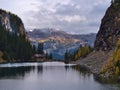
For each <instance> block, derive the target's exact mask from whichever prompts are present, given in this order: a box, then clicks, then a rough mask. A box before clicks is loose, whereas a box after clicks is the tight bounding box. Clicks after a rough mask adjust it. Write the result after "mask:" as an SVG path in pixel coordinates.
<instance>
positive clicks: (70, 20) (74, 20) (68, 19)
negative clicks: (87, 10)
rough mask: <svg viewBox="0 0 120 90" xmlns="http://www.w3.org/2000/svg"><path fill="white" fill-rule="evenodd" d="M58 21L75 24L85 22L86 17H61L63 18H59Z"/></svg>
mask: <svg viewBox="0 0 120 90" xmlns="http://www.w3.org/2000/svg"><path fill="white" fill-rule="evenodd" d="M60 20H61V21H66V22H69V23H75V22H80V21H85V20H86V17H84V16H83V17H82V16H80V15H73V16H63V17H60Z"/></svg>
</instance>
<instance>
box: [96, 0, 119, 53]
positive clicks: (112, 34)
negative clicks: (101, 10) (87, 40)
mask: <svg viewBox="0 0 120 90" xmlns="http://www.w3.org/2000/svg"><path fill="white" fill-rule="evenodd" d="M118 1H119V0H118ZM115 2H116V0H115ZM119 37H120V5H119V4H116V3H113V1H112V4H111V6H110V7H109V8H108V9H107V11H106V14H105V16H104V17H103V19H102V22H101V26H100V30H99V32H98V34H97V37H96V40H95V49H96V50H104V51H105V50H112V49H114V48H115V46H116V42H117V41H118V38H119Z"/></svg>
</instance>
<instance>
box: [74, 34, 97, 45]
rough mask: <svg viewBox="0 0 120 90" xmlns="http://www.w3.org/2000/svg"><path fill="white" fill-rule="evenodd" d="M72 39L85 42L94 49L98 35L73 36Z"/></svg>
mask: <svg viewBox="0 0 120 90" xmlns="http://www.w3.org/2000/svg"><path fill="white" fill-rule="evenodd" d="M72 37H73V38H75V39H78V40H82V41H83V42H85V43H86V44H88V45H90V46H91V47H94V42H95V39H96V33H90V34H79V35H72Z"/></svg>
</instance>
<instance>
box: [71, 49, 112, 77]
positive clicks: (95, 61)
mask: <svg viewBox="0 0 120 90" xmlns="http://www.w3.org/2000/svg"><path fill="white" fill-rule="evenodd" d="M112 55H113V50H111V51H109V52H108V51H107V52H104V51H93V52H92V53H90V54H89V55H88V56H87V57H85V58H81V59H79V60H77V61H75V62H72V63H74V64H77V65H80V66H82V67H85V68H87V69H88V70H90V72H92V73H94V74H97V75H98V74H99V73H100V71H101V67H102V65H103V64H105V63H106V62H107V61H108V60H109V59H110V57H112Z"/></svg>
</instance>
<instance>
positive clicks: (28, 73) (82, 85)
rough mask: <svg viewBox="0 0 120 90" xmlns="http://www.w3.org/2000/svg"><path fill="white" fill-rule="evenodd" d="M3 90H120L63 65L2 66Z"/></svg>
mask: <svg viewBox="0 0 120 90" xmlns="http://www.w3.org/2000/svg"><path fill="white" fill-rule="evenodd" d="M0 90H120V85H119V84H102V83H99V82H97V81H96V80H95V79H94V76H93V74H91V73H88V72H87V71H86V70H84V69H81V68H80V67H79V66H75V65H65V64H64V63H62V62H45V63H14V64H1V65H0Z"/></svg>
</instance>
